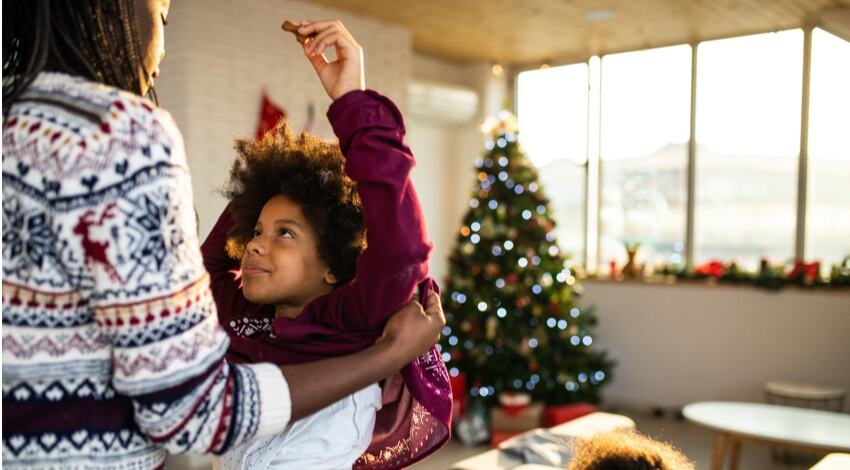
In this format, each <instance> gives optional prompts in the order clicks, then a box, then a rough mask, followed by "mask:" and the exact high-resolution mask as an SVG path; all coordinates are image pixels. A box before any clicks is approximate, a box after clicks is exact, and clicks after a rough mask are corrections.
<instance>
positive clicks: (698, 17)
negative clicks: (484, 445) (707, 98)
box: [311, 0, 850, 65]
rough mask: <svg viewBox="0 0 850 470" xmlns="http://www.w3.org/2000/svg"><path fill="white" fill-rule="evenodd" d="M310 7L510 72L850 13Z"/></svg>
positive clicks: (799, 1)
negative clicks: (400, 31)
mask: <svg viewBox="0 0 850 470" xmlns="http://www.w3.org/2000/svg"><path fill="white" fill-rule="evenodd" d="M311 1H312V2H313V3H317V4H321V5H325V6H328V7H333V8H337V9H340V10H344V11H349V12H353V13H357V14H360V15H363V16H368V17H372V18H376V19H379V20H382V21H386V22H388V23H393V24H397V25H400V26H404V27H405V28H407V29H409V30H410V31H411V32H412V34H413V46H414V49H415V50H416V51H417V52H419V53H423V54H427V55H431V56H435V57H439V58H442V59H447V60H451V61H456V62H470V61H482V60H483V61H496V62H500V63H502V64H510V65H532V64H540V63H543V62H552V63H559V62H569V61H571V60H577V59H584V58H587V57H589V56H591V55H596V54H606V53H611V52H620V51H628V50H636V49H642V48H646V47H657V46H665V45H671V44H680V43H686V42H692V41H695V40H706V39H717V38H723V37H729V36H738V35H742V34H751V33H760V32H767V31H775V30H781V29H787V28H794V27H799V26H801V25H803V24H805V23H806V22H807V21H814V20H815V19H816V18H817V17H818V15H819V14H821V13H822V12H825V11H829V10H835V9H841V8H844V9H847V8H850V0H311Z"/></svg>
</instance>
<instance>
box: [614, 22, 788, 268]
mask: <svg viewBox="0 0 850 470" xmlns="http://www.w3.org/2000/svg"><path fill="white" fill-rule="evenodd" d="M802 64H803V32H802V31H801V30H791V31H783V32H779V33H768V34H759V35H753V36H745V37H738V38H732V39H724V40H718V41H709V42H704V43H701V44H700V45H699V46H698V49H697V85H696V89H697V90H696V91H697V105H696V106H697V109H696V143H697V146H696V182H695V185H696V187H695V192H696V195H695V197H696V203H695V209H694V210H695V221H694V258H695V259H694V263H695V264H699V263H701V262H705V261H707V260H709V259H720V260H724V261H725V260H732V259H735V260H738V261H739V262H740V263H741V264H742V266H744V267H746V268H749V269H755V268H756V267H757V266H758V263H759V258H761V257H762V256H766V257H768V258H770V259H772V260H774V261H776V260H780V261H782V260H787V259H789V258H792V257H793V255H794V240H795V239H794V236H795V227H796V206H797V203H796V202H797V192H796V191H797V162H798V156H799V151H800V114H801V100H802V76H803V72H802V70H803V69H802ZM603 93H604V91H603Z"/></svg>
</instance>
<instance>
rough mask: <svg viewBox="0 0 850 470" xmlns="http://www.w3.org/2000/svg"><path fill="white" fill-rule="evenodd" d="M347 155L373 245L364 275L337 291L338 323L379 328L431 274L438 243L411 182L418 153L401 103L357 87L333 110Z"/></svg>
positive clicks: (363, 259)
mask: <svg viewBox="0 0 850 470" xmlns="http://www.w3.org/2000/svg"><path fill="white" fill-rule="evenodd" d="M328 119H329V120H330V123H331V125H332V126H333V129H334V132H335V133H336V135H337V137H338V138H339V145H340V148H341V150H342V153H343V155H345V160H346V161H345V172H346V173H347V174H348V176H349V177H351V179H353V180H354V181H355V182H356V183H357V191H358V193H359V195H360V199H361V202H362V205H363V220H364V221H365V224H366V243H367V247H366V249H365V250H364V252H363V253H362V254H361V255H360V258H359V259H358V261H357V269H356V278H355V280H354V281H353V282H351V283H350V284H348V285H346V286H343V287H340V288H338V289H336V290H335V291H334V293H333V294H332V299H331V307H330V308H329V309H327V310H328V311H329V315H331V316H332V318H330V321H331V322H333V323H337V324H338V326H340V327H342V328H345V329H346V330H354V331H375V330H379V329H380V328H381V327H382V326H383V324H384V323H385V322H386V320H387V319H388V318H389V317H390V316H391V315H392V313H393V312H395V311H396V310H398V308H400V307H401V306H402V305H404V304H405V303H406V302H408V301H409V300H410V298H411V295H412V293H413V290H414V289H415V287H416V286H417V285H418V284H419V283H420V282H421V281H422V280H423V279H424V278H425V276H426V275H427V272H428V257H429V255H430V252H431V243H430V242H429V241H428V236H427V234H426V233H425V222H424V218H423V215H422V209H421V208H420V206H419V200H418V198H417V196H416V192H415V191H414V189H413V184H412V182H411V180H410V170H411V168H412V167H413V165H414V158H413V154H412V153H411V151H410V149H409V148H408V147H407V145H406V144H405V143H404V136H405V128H404V121H403V119H402V116H401V113H400V112H399V110H398V108H396V106H395V105H394V104H393V102H392V101H390V100H389V99H388V98H386V97H384V96H382V95H380V94H378V93H377V92H374V91H371V90H368V91H353V92H350V93H347V94H346V95H344V96H342V97H340V98H339V99H337V100H336V101H334V103H333V104H332V105H331V107H330V109H329V110H328Z"/></svg>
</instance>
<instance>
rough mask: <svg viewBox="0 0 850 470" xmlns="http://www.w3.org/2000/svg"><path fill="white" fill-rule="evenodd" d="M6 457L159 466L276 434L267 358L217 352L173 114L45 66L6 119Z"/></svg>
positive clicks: (279, 409) (55, 463)
mask: <svg viewBox="0 0 850 470" xmlns="http://www.w3.org/2000/svg"><path fill="white" fill-rule="evenodd" d="M2 217H3V249H2V251H3V267H2V269H3V408H4V410H3V411H4V412H3V465H4V467H7V468H111V469H148V468H160V467H162V465H163V462H164V459H165V451H166V450H168V451H170V452H215V453H221V452H224V451H225V450H227V449H228V448H230V447H231V446H233V445H236V444H238V443H241V442H243V441H245V440H247V439H249V438H252V437H254V436H258V435H264V434H269V433H274V432H280V431H281V430H282V429H283V428H284V427H285V426H286V424H287V423H288V421H289V412H290V409H289V395H288V388H287V385H286V382H285V380H284V379H283V376H282V374H281V373H280V370H279V369H278V368H277V367H276V366H273V365H270V364H254V365H231V364H228V363H226V362H225V361H224V359H223V357H224V353H225V351H226V349H227V346H228V340H227V335H226V334H225V333H224V332H223V330H222V329H221V327H220V326H219V325H218V321H217V315H216V311H215V304H214V302H213V299H212V296H211V294H210V290H209V276H208V275H207V273H206V271H205V270H204V267H203V262H202V258H201V253H200V249H199V243H198V239H197V235H196V234H197V229H196V225H195V217H194V212H193V207H192V193H191V181H190V178H189V169H188V165H187V162H186V157H185V153H184V151H183V142H182V137H181V136H180V133H179V132H178V130H177V127H176V125H175V124H174V122H173V120H172V119H171V117H170V116H169V115H168V113H166V112H164V111H162V110H160V109H158V108H155V107H154V106H153V105H152V104H151V103H150V102H148V101H147V100H145V99H143V98H141V97H138V96H135V95H132V94H129V93H126V92H122V91H119V90H117V89H115V88H111V87H107V86H104V85H101V84H97V83H93V82H89V81H86V80H83V79H80V78H74V77H70V76H68V75H63V74H56V73H43V74H41V75H39V77H38V78H37V79H36V81H35V82H34V83H33V84H32V85H31V86H30V87H29V88H28V89H27V91H26V92H25V93H24V95H23V96H22V97H21V99H20V100H19V102H17V103H15V105H14V106H13V107H12V108H11V110H10V112H9V115H8V116H7V119H6V121H5V122H4V125H3V214H2Z"/></svg>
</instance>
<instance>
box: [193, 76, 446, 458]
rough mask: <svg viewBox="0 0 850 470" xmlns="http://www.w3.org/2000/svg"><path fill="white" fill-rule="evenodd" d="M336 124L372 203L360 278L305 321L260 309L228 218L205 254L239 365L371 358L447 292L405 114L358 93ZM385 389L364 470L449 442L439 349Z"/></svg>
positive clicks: (321, 301) (349, 166) (337, 107)
mask: <svg viewBox="0 0 850 470" xmlns="http://www.w3.org/2000/svg"><path fill="white" fill-rule="evenodd" d="M328 119H329V120H330V123H331V125H332V127H333V129H334V132H335V133H336V135H337V137H338V138H339V145H340V148H341V150H342V153H343V154H344V155H345V159H346V163H345V172H346V173H347V174H348V176H349V177H351V179H353V180H354V181H355V182H356V183H357V191H358V193H359V195H360V198H361V201H362V204H363V218H364V221H365V223H366V227H367V232H366V241H367V248H366V250H364V251H363V253H362V254H361V255H360V257H359V259H358V261H357V269H356V277H355V279H354V280H353V281H352V282H350V283H349V284H347V285H344V286H340V287H337V288H336V289H334V291H333V292H331V293H330V294H327V295H324V296H321V297H318V298H316V299H313V300H312V301H311V302H310V303H308V304H307V305H306V306H305V307H304V310H303V311H302V312H301V313H300V314H299V315H298V316H297V317H295V318H287V317H281V318H274V308H273V307H272V306H270V305H257V304H253V303H251V302H249V301H248V300H247V299H245V297H244V296H243V294H242V290H241V286H240V280H239V278H238V272H239V261H238V260H235V259H232V258H230V257H229V256H228V255H227V254H226V252H225V243H226V240H227V233H228V231H229V229H230V227H231V226H232V225H233V220H232V218H231V216H230V213H229V211H228V210H227V209H225V211H224V212H223V213H222V215H221V217H220V218H219V220H218V222H217V223H216V225H215V227H214V228H213V230H212V232H211V233H210V235H209V236H208V237H207V239H206V241H205V242H204V244H203V247H202V252H203V255H204V264H205V265H206V268H207V270H208V271H209V273H210V277H211V288H212V292H213V296H214V298H215V301H216V304H217V306H218V314H219V321H220V322H221V324H222V325H223V326H224V328H225V330H226V331H227V332H228V334H229V335H230V338H231V344H230V349H229V351H228V357H229V359H231V360H233V361H242V362H264V361H269V362H274V363H277V364H293V363H305V362H311V361H314V360H317V359H322V358H327V357H333V356H340V355H345V354H350V353H353V352H356V351H360V350H363V349H365V348H367V347H369V346H371V345H372V344H374V342H375V340H376V339H377V338H378V337H379V336H380V335H381V333H382V330H383V327H384V324H385V323H386V321H387V319H388V318H389V317H390V316H392V314H393V313H395V312H396V311H397V310H398V309H399V308H401V307H402V306H403V305H404V304H405V303H407V302H408V301H409V300H410V298H411V296H412V294H413V291H414V289H415V288H416V287H417V286H420V295H421V298H422V299H424V298H425V296H426V295H427V294H428V293H429V292H431V291H432V290H436V289H437V285H436V283H435V282H434V281H433V279H431V278H430V277H428V276H427V272H428V257H429V254H430V252H431V243H430V242H429V241H428V238H427V235H426V232H425V224H424V220H423V216H422V210H421V208H420V206H419V201H418V199H417V197H416V192H415V191H414V189H413V184H412V183H411V181H410V170H411V168H412V167H413V165H414V158H413V155H412V154H411V152H410V149H409V148H408V147H407V145H405V143H404V135H405V128H404V121H403V119H402V117H401V113H400V112H399V110H398V108H396V106H395V105H394V104H393V103H392V101H390V100H389V99H388V98H386V97H384V96H382V95H380V94H378V93H376V92H374V91H371V90H369V91H353V92H350V93H348V94H346V95H344V96H342V97H341V98H339V99H337V100H336V101H334V103H333V104H332V105H331V107H330V109H329V110H328ZM382 386H383V395H384V400H383V401H384V404H383V408H382V409H381V410H380V411H379V412H378V417H377V423H376V425H375V431H374V436H373V440H372V445H371V446H370V447H369V449H368V450H367V451H366V453H365V454H364V455H363V456H362V457H361V458H360V459H359V460H358V461H357V463H356V464H355V467H360V468H400V467H404V466H408V465H410V464H412V463H414V462H416V461H418V460H421V459H422V458H424V457H425V456H427V455H428V454H430V453H432V452H433V451H435V450H437V449H438V448H439V447H440V446H442V445H443V444H444V443H445V442H446V441H447V440H448V438H449V433H450V421H451V403H452V400H451V391H450V388H449V381H448V374H447V372H446V368H445V365H444V364H443V361H442V359H441V357H440V354H439V352H438V351H437V349H436V348H435V347H432V348H431V350H429V351H428V352H427V353H426V354H424V355H422V356H420V357H419V358H418V359H417V360H415V361H414V362H412V363H410V364H408V365H407V366H406V367H405V368H404V369H402V371H401V372H400V373H399V374H396V376H394V377H392V378H390V379H388V380H387V381H385V382H384V383H383V384H382Z"/></svg>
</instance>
